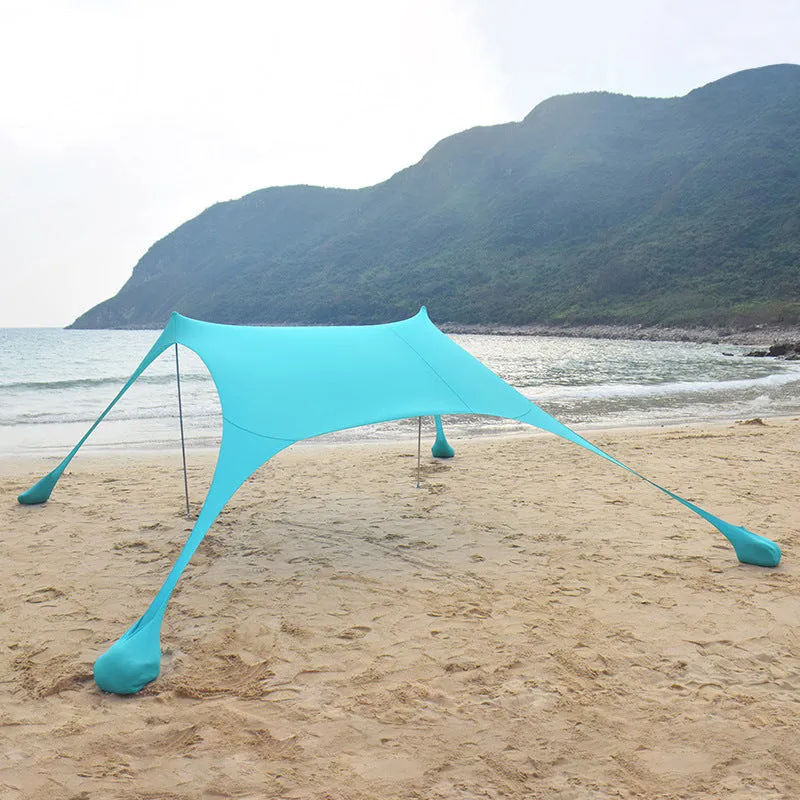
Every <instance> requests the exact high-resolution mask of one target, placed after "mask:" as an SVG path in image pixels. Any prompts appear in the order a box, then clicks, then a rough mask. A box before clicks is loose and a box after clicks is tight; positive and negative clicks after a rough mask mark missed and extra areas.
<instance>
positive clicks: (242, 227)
mask: <svg viewBox="0 0 800 800" xmlns="http://www.w3.org/2000/svg"><path fill="white" fill-rule="evenodd" d="M423 304H426V305H427V306H428V309H429V312H430V315H431V317H432V319H434V320H435V321H438V322H444V321H451V322H463V323H504V324H510V325H521V324H527V323H536V322H548V323H552V322H569V323H610V322H617V323H648V324H666V325H678V324H680V325H693V324H701V323H703V324H729V325H744V324H752V323H754V322H787V323H797V322H800V67H798V66H795V65H789V64H784V65H777V66H771V67H763V68H760V69H753V70H747V71H744V72H739V73H736V74H734V75H731V76H729V77H727V78H723V79H722V80H719V81H716V82H714V83H711V84H709V85H707V86H704V87H702V88H699V89H695V90H694V91H692V92H690V93H689V94H688V95H686V96H685V97H680V98H671V99H649V98H648V99H645V98H634V97H628V96H622V95H614V94H608V93H605V92H592V93H588V94H577V95H567V96H560V97H553V98H551V99H549V100H546V101H544V102H543V103H541V104H540V105H538V106H537V107H536V108H534V110H533V111H531V113H530V114H529V115H528V116H527V117H525V119H524V120H522V121H521V122H515V123H508V124H503V125H496V126H491V127H481V128H473V129H471V130H468V131H464V132H463V133H459V134H456V135H454V136H451V137H449V138H447V139H444V140H443V141H441V142H439V143H438V144H437V145H436V146H435V147H433V149H432V150H430V151H429V152H428V153H427V154H426V155H425V157H424V158H423V159H422V160H421V161H420V162H419V163H418V164H415V165H414V166H412V167H409V168H407V169H405V170H403V171H401V172H399V173H397V174H396V175H394V176H393V177H392V178H390V179H389V180H388V181H386V182H385V183H381V184H378V185H376V186H372V187H368V188H365V189H359V190H343V189H323V188H317V187H311V186H289V187H277V188H269V189H263V190H261V191H257V192H254V193H252V194H249V195H247V196H245V197H243V198H241V199H239V200H234V201H231V202H226V203H219V204H217V205H215V206H212V207H211V208H209V209H207V210H206V211H204V212H203V213H202V214H200V215H199V216H198V217H196V218H195V219H193V220H190V221H189V222H186V223H185V224H183V225H181V226H180V227H179V228H178V229H177V230H175V231H173V232H172V233H170V234H169V235H168V236H166V237H165V238H164V239H162V240H160V241H159V242H156V244H154V245H153V246H152V247H151V248H150V250H149V251H148V252H147V253H146V254H145V255H144V256H143V257H142V259H141V260H140V261H139V263H138V264H137V265H136V267H135V269H134V270H133V274H132V276H131V278H130V280H129V281H128V282H127V283H126V284H125V285H124V286H123V287H122V289H121V290H120V292H119V293H118V294H117V295H116V296H115V297H113V298H111V299H110V300H107V301H105V302H103V303H101V304H99V305H98V306H96V307H95V308H93V309H91V310H90V311H88V312H86V313H85V314H84V315H83V316H81V317H80V318H79V319H78V320H76V322H75V323H74V327H79V328H95V327H156V328H158V327H161V326H162V325H163V324H164V323H165V322H166V320H167V318H168V316H169V314H170V312H171V311H172V310H176V311H179V312H181V313H183V314H186V315H188V316H191V317H196V318H200V319H206V320H212V321H218V322H236V323H322V324H327V323H344V324H347V323H371V322H382V321H389V320H394V319H399V318H401V317H404V316H408V315H410V314H413V313H414V312H416V311H417V310H418V308H419V306H420V305H423Z"/></svg>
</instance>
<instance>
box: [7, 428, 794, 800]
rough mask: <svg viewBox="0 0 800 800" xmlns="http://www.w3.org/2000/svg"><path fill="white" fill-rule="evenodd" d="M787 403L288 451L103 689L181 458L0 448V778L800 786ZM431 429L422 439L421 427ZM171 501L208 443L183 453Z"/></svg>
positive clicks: (131, 789) (178, 504)
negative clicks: (60, 464) (524, 432)
mask: <svg viewBox="0 0 800 800" xmlns="http://www.w3.org/2000/svg"><path fill="white" fill-rule="evenodd" d="M799 434H800V421H798V420H797V419H794V420H768V421H767V424H766V425H741V424H739V425H737V424H724V425H723V424H721V425H704V426H702V427H696V426H683V427H678V428H664V429H656V430H636V431H631V430H615V431H607V432H594V433H592V434H591V438H592V440H593V441H595V442H596V443H597V444H598V445H600V446H601V447H604V448H606V449H607V450H608V451H609V452H610V453H611V454H613V455H615V456H616V457H618V458H620V459H621V460H622V461H624V462H626V463H628V464H630V465H631V466H632V467H634V468H636V469H637V470H639V471H640V472H642V473H643V474H645V475H647V476H648V477H650V478H652V479H653V480H655V481H656V482H658V483H661V484H662V485H664V486H667V487H668V488H670V489H673V490H675V491H677V492H678V493H679V494H682V495H683V496H684V497H687V498H688V499H691V500H693V501H694V502H696V503H698V504H700V505H701V506H703V507H705V508H706V509H707V510H709V511H711V512H712V513H715V514H717V515H718V516H721V517H722V518H724V519H727V520H728V521H730V522H733V523H737V524H744V525H745V526H746V527H748V528H749V529H751V530H753V531H755V532H757V533H761V534H763V535H765V536H768V537H770V538H772V539H774V540H775V541H777V542H778V543H779V544H780V545H781V547H782V549H783V562H782V564H781V566H780V567H778V568H777V569H772V570H770V569H763V568H759V567H752V566H746V565H742V564H739V563H738V562H737V560H736V557H735V554H734V553H733V550H732V548H731V547H730V546H729V545H728V544H727V543H726V542H725V540H724V539H723V538H722V537H721V536H720V535H719V534H718V533H717V532H716V531H715V530H714V529H713V528H711V527H710V526H709V525H708V524H707V523H705V522H703V521H702V520H700V519H699V518H698V517H696V516H694V515H693V514H691V513H690V512H688V511H687V510H686V509H685V508H683V507H682V506H680V505H678V504H677V503H675V502H674V501H671V500H669V499H668V498H666V497H664V496H662V495H661V494H660V493H658V492H656V491H655V490H654V489H652V488H651V487H649V486H647V485H646V484H644V483H643V482H641V481H639V480H637V479H636V478H634V477H633V476H631V475H629V474H627V473H625V472H624V471H622V470H620V469H619V468H616V467H614V466H613V465H611V464H609V463H607V462H605V461H603V460H602V459H599V458H597V457H595V456H592V455H590V454H588V453H586V452H585V451H583V450H581V449H579V448H577V447H575V446H573V445H569V444H567V443H564V442H561V441H560V440H556V439H554V438H552V437H549V436H535V435H534V436H520V437H513V438H506V439H494V438H486V439H480V440H472V441H460V440H456V441H454V442H453V444H454V445H455V447H456V450H457V455H456V458H455V459H453V460H452V461H435V460H433V459H431V458H430V457H429V456H426V457H424V459H423V469H422V479H423V480H422V486H421V488H420V489H417V488H415V478H416V442H408V443H399V444H388V445H383V444H381V445H377V444H376V445H337V446H324V447H312V446H305V447H296V448H293V449H291V450H289V451H286V452H284V453H282V454H280V455H279V456H278V457H276V458H275V459H273V460H272V461H271V462H269V463H268V464H267V465H265V466H264V467H263V468H262V469H261V470H260V471H259V472H258V473H257V474H256V475H255V476H253V477H252V478H251V479H250V480H249V481H248V482H247V484H246V485H245V486H244V487H243V488H242V490H240V492H239V493H238V494H237V495H236V496H235V497H234V498H233V500H232V501H231V503H230V504H229V506H228V508H227V509H226V510H225V511H224V512H223V514H222V515H221V517H220V519H219V521H218V522H217V523H216V524H215V526H214V527H213V528H212V529H211V532H210V533H209V535H208V536H207V537H206V539H205V541H204V542H203V544H202V545H201V547H200V549H199V551H198V553H197V554H196V556H195V558H194V559H193V561H192V563H191V564H190V565H189V568H188V569H187V572H186V574H185V575H184V577H183V579H182V581H181V582H180V584H179V586H178V589H177V591H176V593H175V595H174V596H173V599H172V601H171V603H170V606H169V609H168V611H167V615H166V617H165V622H164V629H163V636H162V647H163V649H164V653H165V655H164V660H163V663H162V673H161V676H160V677H159V678H158V680H157V681H155V682H154V683H153V684H151V685H150V686H149V687H148V688H147V689H146V690H144V691H143V692H142V693H141V694H139V695H137V696H135V697H129V698H120V697H115V696H113V695H107V694H104V693H102V692H100V691H99V690H98V689H97V687H96V686H95V685H94V683H93V681H92V679H91V668H92V663H93V661H94V659H95V658H96V657H97V655H99V654H100V653H101V652H102V651H103V650H104V649H105V648H106V647H107V646H108V645H109V644H110V643H111V642H112V641H113V640H114V639H115V638H117V637H118V636H119V635H120V634H122V633H123V632H124V631H125V629H126V628H127V627H128V626H129V625H130V624H132V623H133V622H134V621H135V620H136V618H137V617H138V616H140V615H141V613H142V612H143V611H144V610H145V608H146V607H147V604H148V603H149V602H150V600H151V599H152V597H153V595H154V594H155V592H156V591H157V589H158V587H159V586H160V583H161V581H162V580H163V578H164V577H165V575H166V573H167V571H168V569H169V567H170V566H171V564H172V563H173V561H174V559H175V557H176V555H177V552H178V550H179V549H180V547H181V545H182V544H183V542H184V541H185V538H186V536H187V533H188V530H189V528H190V524H189V523H188V522H187V521H186V519H185V517H184V516H183V511H184V508H183V503H184V501H183V478H182V474H181V466H180V454H179V453H161V454H156V455H142V454H139V455H136V456H131V457H126V456H120V455H115V456H111V455H109V456H92V457H80V458H78V459H77V460H76V461H75V462H74V463H73V466H72V467H71V468H70V470H69V471H68V472H67V473H66V475H65V476H64V478H63V479H62V481H61V483H60V484H59V486H58V487H57V489H56V491H55V492H54V494H53V497H52V498H51V500H50V502H49V503H47V504H46V505H44V506H38V507H23V506H19V505H18V504H17V503H16V500H15V498H16V494H17V493H18V492H19V491H21V490H23V489H25V488H27V487H28V486H29V485H30V484H31V483H33V482H34V480H36V479H37V478H38V477H40V476H41V475H42V474H44V473H45V472H47V471H48V470H49V469H51V468H52V466H53V465H54V461H53V460H45V459H42V460H40V461H38V462H33V461H27V462H24V463H23V462H11V461H9V460H6V461H3V462H0V487H1V488H2V494H1V495H0V498H1V499H0V502H1V503H2V512H0V554H1V555H2V559H1V560H0V570H2V575H1V580H2V586H3V590H2V593H1V594H0V611H1V612H2V617H1V619H2V623H0V624H1V625H2V636H0V642H2V645H1V646H0V659H1V660H0V664H1V665H2V675H3V680H2V687H1V688H0V698H1V700H0V797H2V798H44V797H46V798H53V799H54V800H60V799H61V798H71V799H72V800H77V798H95V797H98V798H131V799H132V798H138V799H139V800H144V799H145V798H150V800H156V798H158V799H159V800H161V799H162V798H164V799H168V798H176V799H177V798H181V800H183V798H186V800H189V798H192V799H194V798H227V797H231V798H234V797H235V798H298V799H299V798H303V800H322V799H323V798H325V799H326V800H340V798H341V800H362V799H363V800H366V799H367V798H370V800H371V799H372V798H381V800H394V799H395V798H397V800H399V799H400V798H420V799H424V800H436V799H438V798H442V799H443V798H448V800H449V799H450V798H453V799H454V800H455V798H458V800H465V799H467V798H469V799H470V800H472V798H520V799H521V798H538V797H543V798H544V797H546V798H575V800H583V798H609V797H612V798H613V797H624V798H663V799H664V800H666V799H667V798H717V797H724V798H742V800H744V798H748V800H750V799H751V798H789V797H798V796H800V634H798V617H799V616H800V613H799V612H800V569H798V563H800V559H798V555H797V553H798V546H797V544H798V531H800V504H799V503H798V498H797V486H798V485H800V459H799V458H798V456H800V447H799V446H798V442H800V436H799ZM428 452H429V451H428ZM189 459H190V475H189V478H190V489H191V494H192V497H193V500H194V501H195V502H194V503H193V513H195V514H196V512H197V510H198V502H197V501H199V500H201V499H202V497H203V495H204V492H205V488H206V487H207V486H208V483H209V481H210V476H211V470H212V469H213V463H214V458H213V456H212V455H211V454H208V453H202V454H199V453H190V454H189Z"/></svg>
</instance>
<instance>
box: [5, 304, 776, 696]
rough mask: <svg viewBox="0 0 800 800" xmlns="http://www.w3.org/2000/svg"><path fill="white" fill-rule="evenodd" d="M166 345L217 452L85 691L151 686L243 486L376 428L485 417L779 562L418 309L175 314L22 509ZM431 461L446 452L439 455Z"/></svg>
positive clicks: (760, 541) (757, 557)
mask: <svg viewBox="0 0 800 800" xmlns="http://www.w3.org/2000/svg"><path fill="white" fill-rule="evenodd" d="M175 344H180V345H183V346H184V347H188V348H189V349H190V350H192V351H194V352H195V353H196V354H197V355H198V356H199V357H200V359H201V360H202V361H203V362H204V364H205V365H206V367H207V368H208V371H209V373H210V375H211V378H212V380H213V381H214V383H215V385H216V388H217V392H218V394H219V400H220V404H221V406H222V418H223V424H222V441H221V444H220V450H219V456H218V459H217V464H216V468H215V471H214V477H213V479H212V482H211V486H210V488H209V490H208V494H207V495H206V498H205V502H204V503H203V507H202V510H201V512H200V515H199V517H198V519H197V521H196V523H195V525H194V527H193V529H192V532H191V534H190V535H189V538H188V540H187V542H186V544H185V545H184V547H183V550H182V551H181V553H180V555H179V557H178V559H177V561H176V563H175V565H174V566H173V568H172V570H171V571H170V573H169V575H168V576H167V578H166V580H165V581H164V584H163V585H162V587H161V589H160V590H159V592H158V594H157V595H156V597H155V599H154V600H153V602H152V603H151V604H150V606H149V608H148V609H147V610H146V611H145V613H144V614H143V616H142V617H141V618H140V619H139V620H138V621H137V622H136V623H135V624H134V625H133V626H132V627H131V628H129V629H128V630H127V631H126V632H125V633H124V634H123V635H122V637H121V638H120V639H119V640H118V641H117V642H115V643H114V644H113V645H112V646H111V647H110V648H109V649H108V650H107V651H106V652H105V653H103V655H101V656H100V657H99V658H98V660H97V662H96V663H95V668H94V675H95V680H96V681H97V684H98V685H99V686H100V687H101V688H102V689H105V690H106V691H110V692H115V693H117V694H132V693H135V692H137V691H139V690H140V689H141V688H142V687H143V686H145V685H146V684H147V683H149V682H150V681H152V680H154V679H155V678H156V676H157V675H158V673H159V669H160V659H161V644H160V630H161V620H162V618H163V615H164V612H165V610H166V607H167V603H168V601H169V598H170V595H171V594H172V591H173V590H174V588H175V586H176V584H177V582H178V580H179V579H180V576H181V573H182V572H183V570H184V568H185V567H186V565H187V564H188V562H189V560H190V559H191V557H192V554H193V553H194V551H195V550H196V549H197V546H198V545H199V544H200V542H201V541H202V539H203V537H204V536H205V534H206V532H207V531H208V529H209V528H210V527H211V525H212V524H213V522H214V520H215V519H216V518H217V516H218V514H219V513H220V511H222V509H223V507H224V506H225V504H226V503H227V502H228V500H229V499H230V498H231V497H232V496H233V495H234V493H235V492H236V491H237V489H238V488H239V487H240V486H241V485H242V484H243V483H244V481H245V480H247V478H248V477H249V476H250V475H252V474H253V473H254V472H255V471H256V470H257V469H258V468H259V467H260V466H261V465H262V464H264V463H265V462H266V461H268V460H269V459H270V458H272V456H274V455H275V454H276V453H279V452H280V451H281V450H283V449H284V448H286V447H289V446H290V445H292V444H294V443H295V442H298V441H300V440H302V439H307V438H310V437H313V436H319V435H321V434H324V433H330V432H332V431H336V430H342V429H345V428H353V427H356V426H360V425H367V424H370V423H374V422H384V421H388V420H395V419H403V418H408V417H421V416H435V417H439V416H440V415H443V414H485V415H489V416H496V417H506V418H509V419H515V420H518V421H520V422H524V423H528V424H530V425H533V426H535V427H537V428H541V429H543V430H546V431H549V432H551V433H554V434H556V435H557V436H560V437H562V438H564V439H567V440H568V441H570V442H573V443H575V444H577V445H580V446H581V447H583V448H585V449H587V450H589V451H591V452H592V453H595V454H596V455H599V456H600V457H602V458H604V459H606V460H608V461H610V462H611V463H613V464H615V465H616V466H618V467H621V468H622V469H625V470H628V471H629V472H631V473H632V474H634V475H636V476H637V477H640V478H642V479H643V480H645V481H647V483H650V484H651V485H652V486H654V487H656V488H657V489H659V490H660V491H662V492H664V493H666V494H667V495H669V496H670V497H672V498H673V499H675V500H677V501H678V502H679V503H682V504H683V505H684V506H686V507H687V508H689V509H690V510H691V511H694V512H695V513H696V514H699V515H700V516H701V517H703V518H704V519H705V520H707V521H708V522H709V523H711V524H712V525H713V526H714V527H716V528H717V529H718V530H719V531H720V532H721V533H722V534H723V535H724V536H725V537H726V538H727V539H728V540H729V541H730V543H731V544H732V545H733V547H734V549H735V551H736V554H737V556H738V558H739V560H740V561H743V562H746V563H751V564H757V565H760V566H776V565H777V564H778V562H779V561H780V549H779V547H778V545H776V544H775V543H774V542H772V541H770V540H769V539H766V538H764V537H761V536H758V535H756V534H754V533H751V532H750V531H748V530H746V529H745V528H742V527H740V526H736V525H732V524H730V523H727V522H725V521H724V520H721V519H719V518H717V517H715V516H713V515H712V514H709V513H708V512H706V511H704V510H703V509H702V508H700V507H698V506H696V505H694V504H693V503H690V502H689V501H688V500H684V499H683V498H682V497H679V496H678V495H676V494H674V493H673V492H671V491H669V490H667V489H664V488H663V487H661V486H658V485H657V484H655V483H653V482H652V481H650V480H649V479H648V478H645V477H644V476H642V475H639V473H637V472H635V471H634V470H632V469H630V467H627V466H625V465H624V464H622V463H621V462H619V461H618V460H617V459H615V458H614V457H613V456H610V455H608V454H607V453H605V452H603V451H602V450H600V449H599V448H598V447H596V446H595V445H593V444H591V443H590V442H588V441H587V440H586V439H584V438H583V437H581V436H579V435H578V434H577V433H575V432H574V431H572V430H570V429H569V428H567V427H566V426H565V425H563V424H561V423H560V422H558V420H556V419H554V418H553V417H551V416H550V415H549V414H547V413H545V412H544V411H542V409H540V408H539V407H538V406H536V405H535V404H534V403H532V402H531V401H530V400H528V399H527V398H526V397H525V396H523V395H522V394H520V393H519V392H518V391H517V390H516V389H514V388H513V387H511V386H509V385H508V384H507V383H506V382H505V381H503V380H502V379H501V378H500V377H498V376H497V375H495V374H494V373H493V372H492V371H491V370H489V369H488V368H487V367H485V366H484V365H483V364H481V363H480V362H479V361H478V360H477V359H476V358H474V357H473V356H471V355H470V354H469V353H467V352H466V351H465V350H463V349H462V348H461V347H459V346H458V345H457V344H456V343H455V342H454V341H453V340H452V339H450V338H449V337H448V336H446V335H445V334H443V333H442V332H441V331H439V329H438V328H436V326H435V325H433V323H432V322H431V321H430V320H429V319H428V315H427V312H426V310H425V308H422V309H421V310H420V312H419V313H418V314H417V315H416V316H414V317H412V318H410V319H406V320H402V321H400V322H393V323H389V324H385V325H371V326H350V327H327V328H309V327H291V328H270V327H258V328H257V327H245V326H236V325H220V324H215V323H209V322H201V321H199V320H194V319H189V318H188V317H184V316H181V315H180V314H173V315H172V317H171V318H170V320H169V323H168V324H167V327H166V328H165V329H164V331H163V332H162V334H161V335H160V336H159V337H158V340H157V341H156V342H155V344H154V345H153V347H152V348H151V349H150V351H149V352H148V353H147V355H146V356H145V357H144V359H143V360H142V362H141V364H140V365H139V366H138V367H137V368H136V370H135V371H134V373H133V375H132V376H131V378H130V380H129V381H128V382H127V383H126V384H125V385H124V386H123V387H122V389H121V390H120V392H119V394H117V396H116V397H115V398H114V400H112V402H111V403H110V404H109V406H108V408H106V410H105V411H104V412H103V413H102V414H101V415H100V417H99V418H98V420H97V421H96V422H95V423H94V425H92V427H91V428H90V429H89V430H88V431H87V433H86V434H85V435H84V437H83V438H82V439H81V440H80V441H79V442H78V444H77V445H76V446H75V447H74V448H73V450H72V451H71V452H70V453H69V454H68V455H67V457H66V458H65V459H64V460H63V461H62V462H61V464H59V466H58V467H57V468H56V469H55V470H53V471H52V472H51V473H50V474H49V475H47V476H45V477H44V478H42V479H41V480H40V481H39V482H38V483H37V484H35V485H34V486H33V487H31V488H30V489H29V490H28V491H27V492H24V493H23V494H21V495H20V496H19V501H20V502H21V503H27V504H31V503H42V502H44V501H46V500H47V499H48V498H49V496H50V493H51V492H52V490H53V488H54V486H55V484H56V483H57V481H58V479H59V477H60V476H61V474H62V473H63V471H64V469H65V468H66V466H67V465H68V464H69V462H70V461H71V459H72V458H73V457H74V455H75V454H76V453H77V452H78V450H79V448H80V447H81V445H82V444H83V443H84V442H85V441H86V439H87V438H88V436H89V435H90V434H91V433H92V431H93V430H94V429H95V427H97V425H98V424H99V423H100V422H101V421H102V419H103V418H104V417H105V416H106V414H108V412H109V411H110V410H111V408H112V407H113V406H114V405H115V404H116V402H117V401H118V400H119V398H120V397H122V395H123V394H124V393H125V392H126V391H127V389H128V388H129V387H130V386H131V384H132V383H133V382H134V381H135V380H136V379H137V378H138V377H139V375H141V374H142V372H143V371H144V370H145V369H146V368H147V367H148V366H149V365H150V364H151V363H152V362H153V361H154V360H155V359H156V358H157V357H158V356H159V355H160V354H161V353H163V352H164V351H165V350H166V349H167V348H168V347H171V346H172V345H175ZM438 433H441V424H440V422H439V421H438V420H437V434H438ZM440 438H441V440H443V439H444V436H443V434H442V435H441V437H439V436H437V440H439V439H440ZM445 442H446V440H445ZM439 450H440V451H442V452H443V453H444V451H445V450H446V448H443V447H442V446H441V445H440V447H439ZM450 454H452V451H450Z"/></svg>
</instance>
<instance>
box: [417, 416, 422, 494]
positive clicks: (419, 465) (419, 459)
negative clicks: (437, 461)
mask: <svg viewBox="0 0 800 800" xmlns="http://www.w3.org/2000/svg"><path fill="white" fill-rule="evenodd" d="M421 469H422V417H417V489H419V478H420V471H421Z"/></svg>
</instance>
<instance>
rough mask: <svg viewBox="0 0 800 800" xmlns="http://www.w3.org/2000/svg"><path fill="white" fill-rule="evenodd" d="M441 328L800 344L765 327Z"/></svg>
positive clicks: (793, 332) (788, 332)
mask: <svg viewBox="0 0 800 800" xmlns="http://www.w3.org/2000/svg"><path fill="white" fill-rule="evenodd" d="M437 327H438V328H439V329H440V330H441V331H442V332H443V333H447V334H451V333H453V334H480V335H484V336H544V337H564V338H567V339H612V340H613V339H621V340H628V341H647V342H691V343H695V344H731V345H743V346H753V347H768V346H770V345H772V344H776V343H783V342H798V341H800V326H796V325H786V326H780V325H763V326H755V327H750V328H744V329H740V330H737V329H734V328H731V327H713V326H712V327H707V328H706V327H704V328H682V327H675V328H673V327H664V326H660V325H565V326H560V325H545V324H541V325H520V326H514V325H495V324H491V323H489V324H475V325H472V324H469V325H468V324H462V323H459V322H443V323H441V324H439V325H437Z"/></svg>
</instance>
